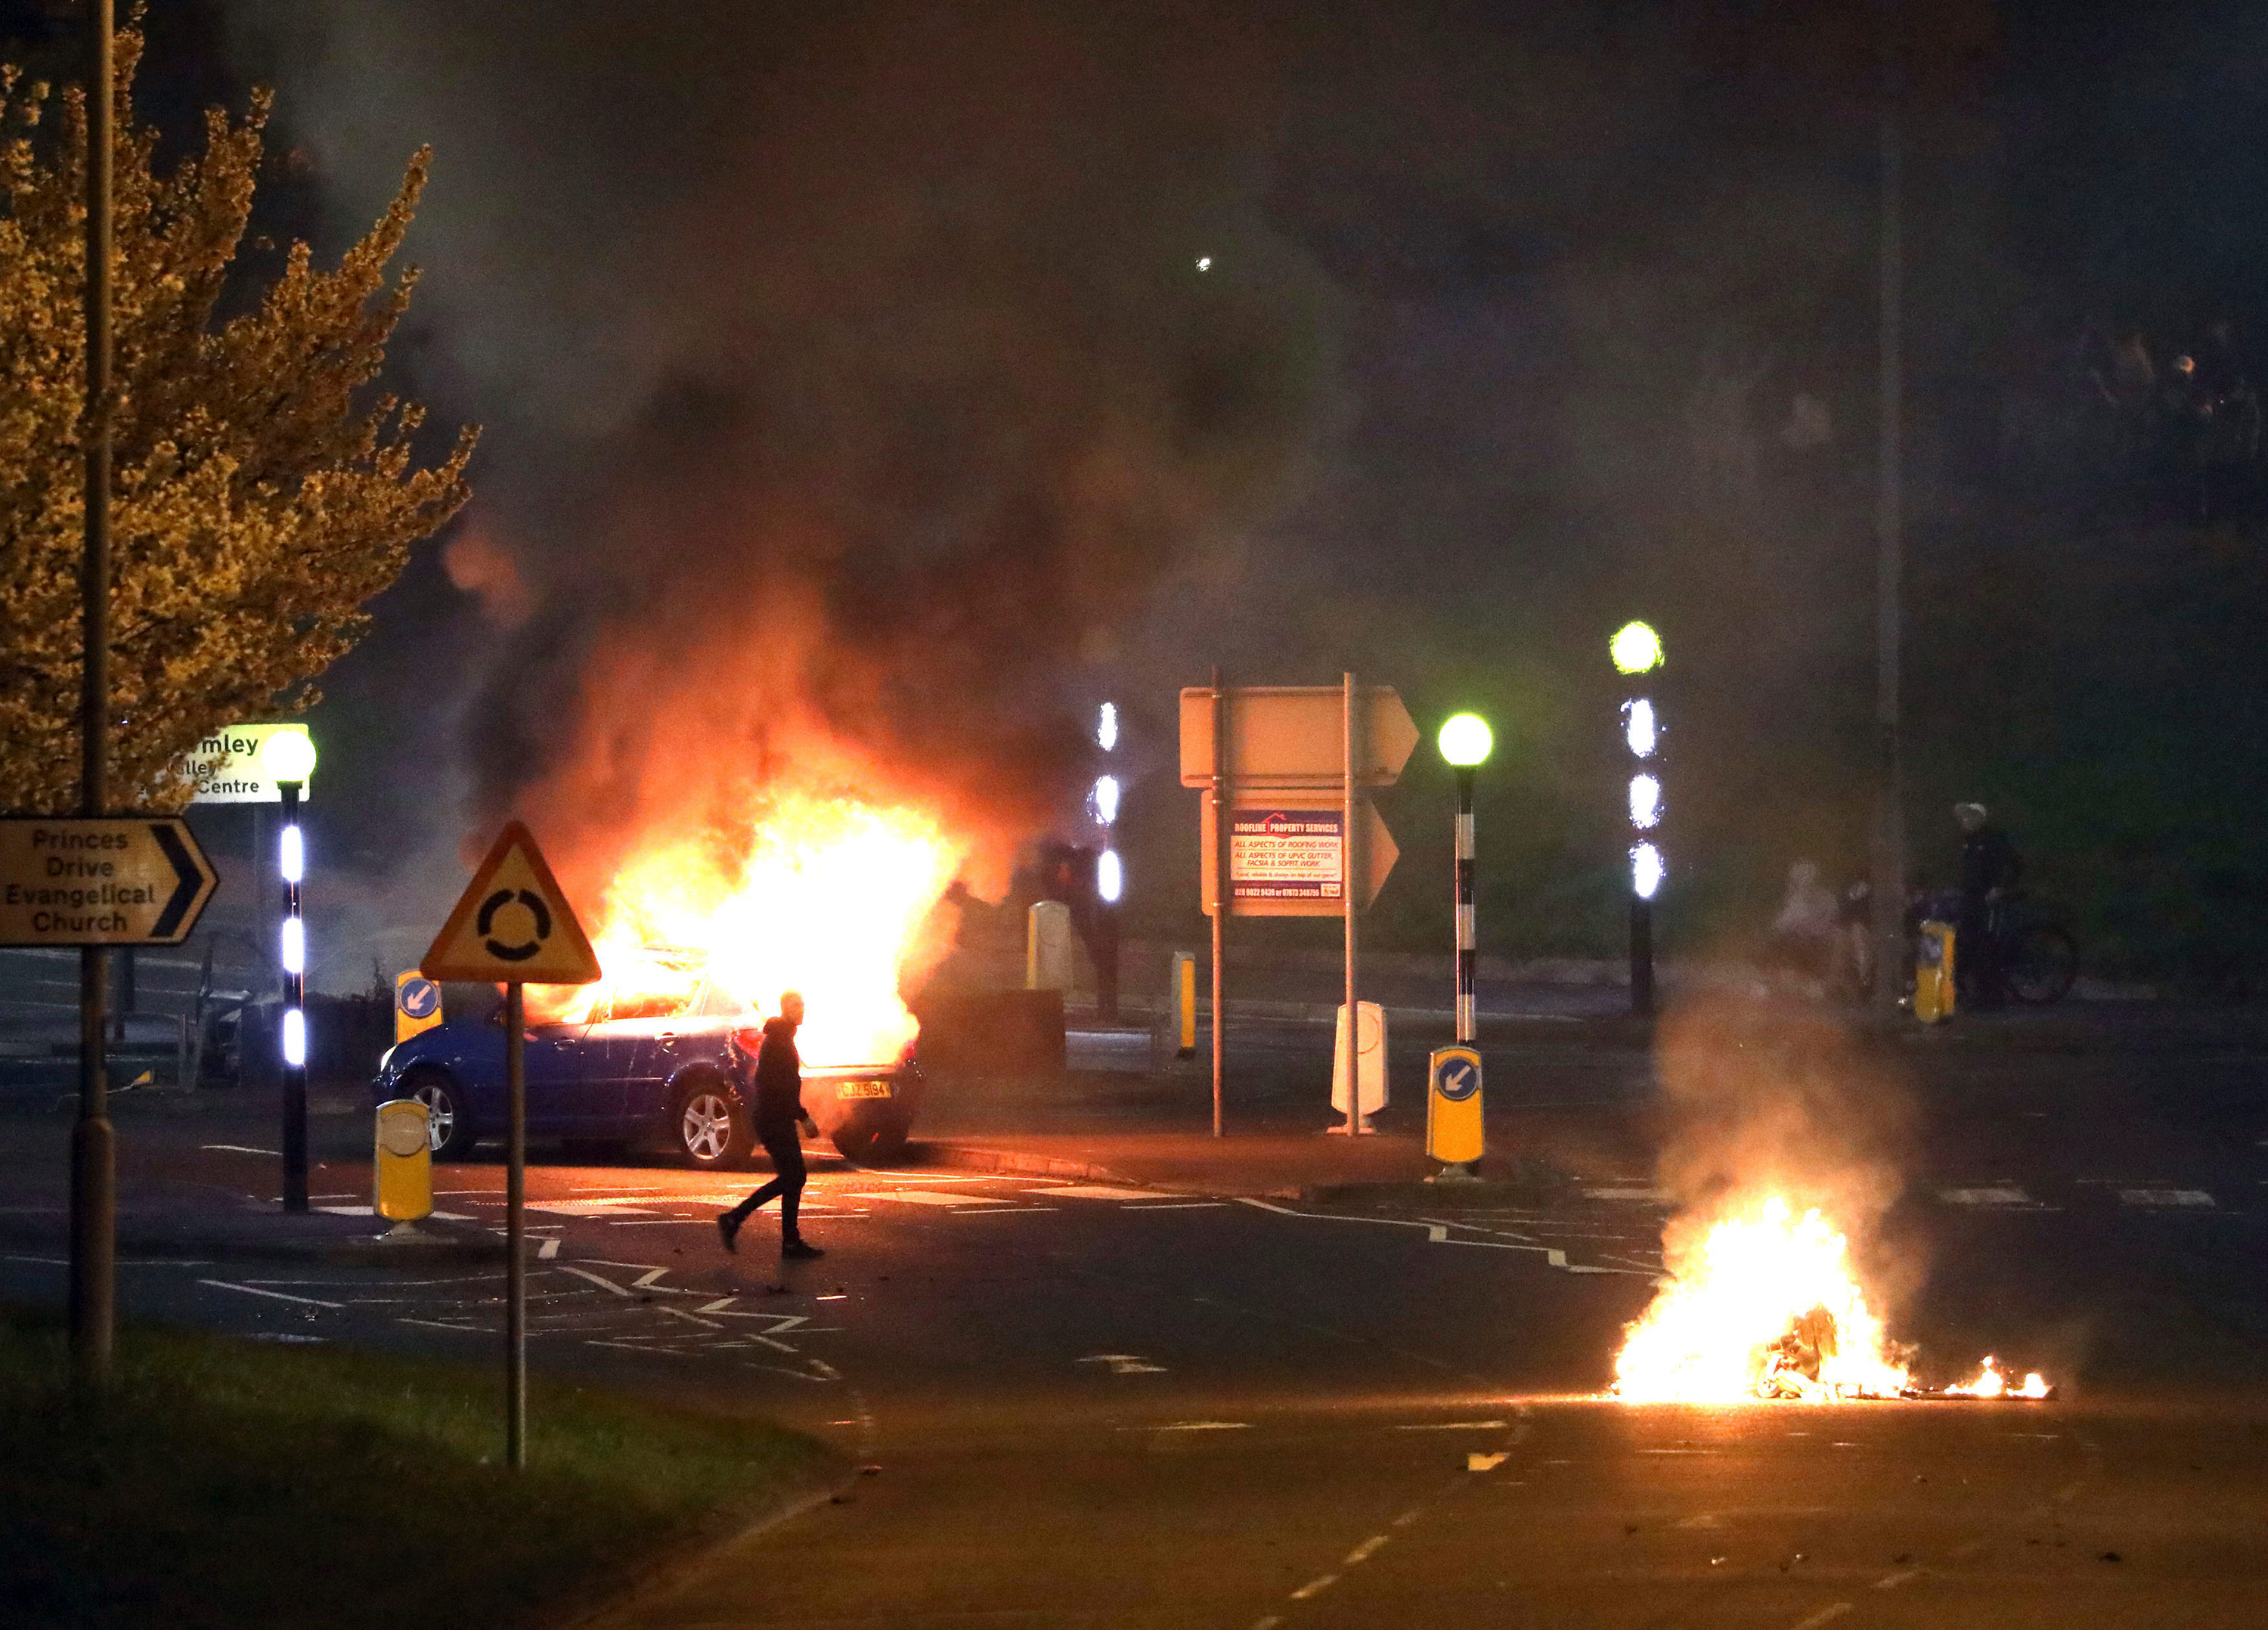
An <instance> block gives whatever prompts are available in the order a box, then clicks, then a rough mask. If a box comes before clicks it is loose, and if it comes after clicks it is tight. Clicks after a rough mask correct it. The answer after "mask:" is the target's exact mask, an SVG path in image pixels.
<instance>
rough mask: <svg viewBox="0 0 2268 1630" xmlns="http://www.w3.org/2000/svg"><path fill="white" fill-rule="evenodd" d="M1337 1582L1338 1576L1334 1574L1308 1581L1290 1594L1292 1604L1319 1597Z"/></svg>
mask: <svg viewBox="0 0 2268 1630" xmlns="http://www.w3.org/2000/svg"><path fill="white" fill-rule="evenodd" d="M1338 1582H1339V1576H1338V1575H1337V1574H1325V1575H1323V1576H1322V1578H1321V1579H1310V1580H1309V1581H1307V1583H1306V1584H1304V1585H1301V1586H1300V1588H1299V1589H1297V1590H1294V1591H1293V1592H1292V1600H1293V1601H1294V1602H1304V1601H1306V1600H1307V1599H1308V1598H1309V1597H1318V1596H1321V1595H1322V1593H1323V1592H1324V1591H1326V1590H1328V1589H1330V1588H1331V1587H1332V1586H1333V1585H1335V1584H1337V1583H1338Z"/></svg>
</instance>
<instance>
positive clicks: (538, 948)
mask: <svg viewBox="0 0 2268 1630" xmlns="http://www.w3.org/2000/svg"><path fill="white" fill-rule="evenodd" d="M417 971H418V972H420V973H422V974H423V975H424V976H425V977H427V978H429V979H477V980H482V981H485V982H489V983H495V982H497V981H509V980H516V981H518V982H519V983H520V984H523V985H589V984H592V983H593V982H594V981H595V980H596V979H597V978H598V977H599V958H598V955H597V953H595V952H593V950H592V949H591V941H590V940H589V939H588V938H587V937H586V936H585V934H584V933H583V925H582V924H580V923H578V922H577V921H576V920H575V908H574V907H572V906H571V905H569V904H567V896H566V892H565V891H564V890H563V889H561V888H560V887H559V880H558V879H557V878H556V877H554V876H552V875H551V868H550V867H548V866H546V865H545V864H544V863H543V852H542V851H541V850H540V849H538V848H537V847H536V846H535V839H534V837H532V836H530V834H529V832H528V830H527V828H526V827H524V826H522V825H521V824H520V823H519V822H517V821H514V822H512V823H511V824H510V825H508V826H506V827H505V828H504V830H503V831H502V832H501V833H499V834H498V835H497V840H496V846H495V847H494V848H492V849H490V851H489V854H488V859H485V860H483V861H482V862H481V863H480V865H479V867H477V868H476V869H475V871H474V873H473V881H471V882H470V883H468V885H466V888H465V892H464V895H463V896H462V897H461V898H460V899H459V900H458V902H457V904H456V909H455V910H453V911H451V912H450V913H449V920H448V921H447V922H446V924H444V925H443V926H442V928H441V932H440V933H438V934H436V935H434V936H433V943H432V945H431V948H428V949H427V951H426V953H425V960H424V961H423V962H422V963H419V964H418V969H417Z"/></svg>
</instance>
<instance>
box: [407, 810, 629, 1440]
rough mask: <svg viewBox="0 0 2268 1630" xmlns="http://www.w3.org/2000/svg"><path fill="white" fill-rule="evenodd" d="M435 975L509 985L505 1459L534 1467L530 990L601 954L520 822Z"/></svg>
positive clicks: (436, 948)
mask: <svg viewBox="0 0 2268 1630" xmlns="http://www.w3.org/2000/svg"><path fill="white" fill-rule="evenodd" d="M418 971H419V972H420V973H422V974H423V975H424V976H425V977H427V978H428V979H433V980H442V979H468V980H473V981H476V982H480V983H497V982H501V983H502V984H503V985H504V1101H505V1106H506V1108H505V1113H506V1116H507V1117H508V1123H507V1130H506V1132H505V1140H504V1241H505V1250H506V1252H507V1258H506V1261H505V1264H504V1461H505V1464H508V1465H510V1466H511V1467H512V1470H513V1471H519V1470H521V1469H522V1468H524V1467H525V1466H526V1465H527V1252H526V1250H525V1246H526V1243H527V1007H526V1003H525V1000H524V997H523V992H524V990H525V987H526V986H527V985H590V984H592V983H593V982H594V981H596V980H597V979H598V977H599V958H598V955H597V954H596V953H594V952H593V950H592V949H591V941H590V939H589V937H588V936H587V935H585V933H584V932H583V926H582V924H580V923H578V922H577V921H576V920H575V910H574V908H573V907H572V906H571V905H570V904H568V903H567V896H566V892H565V891H564V890H563V889H561V888H560V887H559V880H558V879H557V878H556V877H554V876H552V874H551V868H550V867H549V866H548V865H546V864H545V863H544V859H543V852H542V851H541V850H540V849H538V848H537V847H536V846H535V838H534V836H533V835H532V834H531V833H530V832H529V831H528V830H527V828H526V827H524V826H522V825H521V824H520V823H519V822H517V821H513V822H510V823H508V824H507V825H506V826H505V827H504V830H503V831H502V832H500V833H498V834H497V840H496V843H495V844H494V845H492V846H491V847H490V850H489V852H488V858H487V859H484V860H482V862H481V863H480V865H479V867H476V868H475V870H474V873H473V881H471V882H469V883H468V884H467V885H466V886H465V892H464V894H463V895H462V896H460V897H459V899H458V901H457V904H456V906H455V908H454V909H453V910H452V911H450V913H449V920H448V921H447V922H446V923H444V924H443V925H442V926H441V932H440V933H438V934H436V935H434V936H433V943H432V945H431V947H429V948H427V950H426V952H425V958H424V961H423V963H420V964H419V965H418Z"/></svg>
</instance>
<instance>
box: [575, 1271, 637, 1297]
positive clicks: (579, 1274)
mask: <svg viewBox="0 0 2268 1630" xmlns="http://www.w3.org/2000/svg"><path fill="white" fill-rule="evenodd" d="M559 1271H560V1272H562V1273H571V1274H573V1275H574V1276H575V1277H576V1278H577V1279H578V1280H590V1281H591V1283H593V1285H596V1286H598V1287H600V1289H602V1290H611V1291H613V1292H614V1293H615V1294H616V1295H617V1296H627V1295H629V1294H630V1292H628V1291H626V1290H624V1289H623V1288H622V1287H621V1286H619V1285H617V1284H615V1282H614V1280H610V1279H608V1277H607V1276H606V1275H605V1274H603V1273H593V1272H591V1271H590V1270H589V1269H587V1268H578V1267H575V1266H572V1265H569V1266H566V1267H563V1268H561V1269H560V1270H559Z"/></svg>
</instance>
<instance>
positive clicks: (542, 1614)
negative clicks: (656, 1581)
mask: <svg viewBox="0 0 2268 1630" xmlns="http://www.w3.org/2000/svg"><path fill="white" fill-rule="evenodd" d="M69 1375H70V1369H69V1353H68V1348H67V1343H66V1339H65V1337H64V1333H63V1329H62V1327H61V1325H60V1324H59V1323H58V1322H57V1321H56V1320H55V1318H54V1317H53V1316H51V1315H33V1314H26V1313H20V1312H10V1313H6V1314H0V1513H4V1514H5V1515H4V1516H0V1604H4V1610H0V1618H4V1619H5V1620H6V1622H7V1623H9V1624H10V1625H11V1626H27V1627H29V1626H39V1627H40V1630H48V1627H50V1626H53V1627H55V1630H61V1627H63V1626H70V1627H72V1630H77V1627H78V1626H120V1625H165V1626H179V1627H180V1630H202V1627H203V1626H214V1627H216V1630H218V1627H219V1626H228V1627H229V1630H255V1627H265V1626H318V1625H320V1626H326V1630H330V1627H334V1626H335V1627H336V1630H353V1627H355V1626H373V1630H375V1627H376V1626H387V1627H388V1630H396V1627H398V1626H401V1625H404V1624H410V1625H479V1626H484V1627H486V1626H519V1625H536V1624H543V1623H549V1622H556V1621H557V1620H559V1619H562V1618H563V1617H566V1616H568V1615H569V1614H570V1613H571V1612H574V1611H576V1610H578V1609H580V1608H582V1607H585V1606H588V1605H591V1604H596V1603H598V1602H600V1601H603V1600H604V1599H606V1597H608V1596H609V1595H610V1594H612V1593H613V1592H615V1591H616V1590H619V1589H622V1588H623V1587H624V1586H626V1585H627V1584H629V1583H630V1582H632V1581H633V1580H634V1579H635V1578H636V1577H637V1575H638V1574H639V1572H640V1571H641V1569H642V1568H644V1567H647V1566H649V1565H651V1564H652V1562H653V1561H654V1560H656V1559H658V1558H659V1556H661V1555H662V1554H664V1553H666V1551H667V1550H668V1549H669V1548H671V1547H673V1546H676V1545H684V1544H686V1543H688V1542H689V1541H691V1540H693V1539H696V1538H699V1537H701V1536H702V1535H703V1534H704V1533H710V1532H718V1531H723V1530H727V1529H729V1527H730V1526H732V1525H733V1523H737V1522H739V1521H744V1520H747V1519H748V1518H750V1517H752V1516H755V1515H756V1514H758V1513H760V1512H761V1511H762V1509H763V1508H765V1507H767V1506H768V1505H772V1504H776V1503H779V1502H782V1501H786V1500H789V1499H792V1498H793V1497H794V1496H796V1495H797V1494H800V1493H802V1492H804V1491H806V1490H808V1489H811V1488H814V1487H816V1486H819V1485H820V1484H821V1482H822V1481H823V1480H824V1479H826V1478H828V1476H829V1475H831V1473H832V1471H833V1470H834V1463H833V1462H832V1460H831V1459H830V1457H828V1453H827V1451H826V1450H825V1449H822V1448H821V1446H820V1445H818V1444H817V1443H815V1442H812V1441H811V1440H809V1439H807V1438H804V1437H801V1436H799V1435H796V1434H793V1433H790V1432H787V1431H784V1430H783V1429H782V1428H780V1427H774V1426H771V1425H769V1424H767V1423H765V1422H762V1421H757V1420H739V1419H731V1418H720V1417H715V1416H707V1415H696V1414H691V1413H688V1412H682V1411H678V1410H671V1409H664V1408H659V1407H656V1406H653V1405H645V1404H641V1403H639V1402H637V1401H636V1400H633V1399H630V1398H621V1397H618V1396H615V1395H611V1394H607V1393H600V1392H593V1391H587V1390H583V1389H580V1388H576V1387H571V1386H567V1385H563V1384H547V1383H542V1382H537V1383H535V1384H534V1386H533V1387H532V1389H531V1394H530V1398H529V1409H528V1417H529V1431H528V1468H527V1471H525V1472H523V1473H521V1474H520V1475H519V1476H518V1477H514V1476H513V1475H512V1474H511V1473H510V1472H508V1471H505V1470H504V1469H503V1468H502V1466H501V1465H499V1464H498V1462H499V1461H500V1459H501V1457H502V1453H503V1450H502V1440H503V1412H502V1409H503V1405H502V1398H503V1385H502V1380H501V1377H500V1376H496V1375H493V1374H490V1373H489V1372H488V1370H487V1369H486V1368H483V1369H474V1368H470V1367H468V1366H464V1365H458V1364H441V1363H433V1362H428V1361H419V1360H414V1359H400V1358H392V1357H387V1356H384V1355H380V1354H376V1353H362V1352H356V1351H353V1350H350V1349H346V1348H331V1347H321V1348H315V1347H273V1346H265V1345H262V1344H260V1343H256V1342H250V1341H242V1340H238V1339H232V1338H228V1337H221V1336H210V1335H203V1334H197V1333H193V1332H189V1331H173V1330H164V1329H146V1328H128V1329H123V1330H122V1331H120V1335H119V1345H118V1365H117V1382H116V1385H115V1386H114V1387H113V1388H112V1389H111V1390H109V1391H108V1392H107V1393H106V1394H105V1395H104V1396H103V1398H101V1399H100V1400H99V1402H96V1403H90V1402H88V1401H86V1400H84V1399H80V1398H75V1397H74V1396H73V1393H72V1391H71V1389H70V1385H69V1380H68V1377H69Z"/></svg>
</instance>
